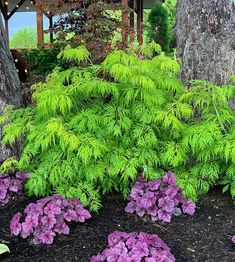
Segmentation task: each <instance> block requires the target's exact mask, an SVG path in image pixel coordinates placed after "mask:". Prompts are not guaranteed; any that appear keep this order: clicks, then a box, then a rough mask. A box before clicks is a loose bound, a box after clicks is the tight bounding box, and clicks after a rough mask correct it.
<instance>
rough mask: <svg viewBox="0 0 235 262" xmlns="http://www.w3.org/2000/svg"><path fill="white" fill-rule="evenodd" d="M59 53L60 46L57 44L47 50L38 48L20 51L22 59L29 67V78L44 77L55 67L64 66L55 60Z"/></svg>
mask: <svg viewBox="0 0 235 262" xmlns="http://www.w3.org/2000/svg"><path fill="white" fill-rule="evenodd" d="M60 51H61V45H59V44H54V45H53V46H51V47H49V48H45V47H40V48H35V49H28V50H24V51H22V55H23V58H24V60H25V61H27V63H28V65H29V71H30V74H31V76H35V75H36V76H41V75H46V74H48V73H50V72H51V71H52V70H53V69H54V68H55V67H56V66H63V65H65V64H64V63H62V62H61V61H58V59H57V56H58V54H59V53H60Z"/></svg>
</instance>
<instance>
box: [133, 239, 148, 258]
mask: <svg viewBox="0 0 235 262" xmlns="http://www.w3.org/2000/svg"><path fill="white" fill-rule="evenodd" d="M131 251H132V252H133V253H135V254H136V255H138V256H140V257H145V256H148V254H149V248H148V245H147V244H146V243H145V242H141V241H138V242H137V243H136V244H135V245H134V246H133V248H132V250H131Z"/></svg>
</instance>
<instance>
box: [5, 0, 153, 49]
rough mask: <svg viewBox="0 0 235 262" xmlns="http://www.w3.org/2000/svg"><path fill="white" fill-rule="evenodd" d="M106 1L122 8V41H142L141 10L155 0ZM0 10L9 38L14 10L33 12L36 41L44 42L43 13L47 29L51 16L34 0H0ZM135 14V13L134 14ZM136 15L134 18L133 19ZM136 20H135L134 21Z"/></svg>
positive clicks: (51, 23)
mask: <svg viewBox="0 0 235 262" xmlns="http://www.w3.org/2000/svg"><path fill="white" fill-rule="evenodd" d="M100 1H102V0H100ZM103 1H105V2H108V3H114V4H117V5H120V9H121V10H122V41H123V42H124V43H126V42H128V41H131V42H132V41H134V40H135V37H136V32H137V39H138V42H139V43H140V44H142V43H143V10H144V9H147V8H151V7H152V6H153V5H154V3H155V0H103ZM0 11H1V13H2V15H3V18H4V21H5V30H6V33H7V37H8V40H9V20H10V18H11V17H12V16H13V15H14V14H15V13H16V12H35V13H36V21H37V43H38V45H43V44H44V29H43V28H44V27H43V15H45V16H46V17H47V18H48V19H49V31H50V28H52V27H53V16H52V15H51V14H49V13H46V12H43V10H42V9H41V8H40V6H37V1H36V0H0ZM135 14H136V15H135ZM135 17H136V19H135ZM135 20H136V21H135ZM50 42H51V43H52V42H53V32H52V31H51V32H50Z"/></svg>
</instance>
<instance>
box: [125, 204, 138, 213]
mask: <svg viewBox="0 0 235 262" xmlns="http://www.w3.org/2000/svg"><path fill="white" fill-rule="evenodd" d="M136 207H137V205H136V202H134V201H132V202H129V203H128V204H127V206H126V208H125V212H127V213H131V214H133V213H134V212H135V211H136Z"/></svg>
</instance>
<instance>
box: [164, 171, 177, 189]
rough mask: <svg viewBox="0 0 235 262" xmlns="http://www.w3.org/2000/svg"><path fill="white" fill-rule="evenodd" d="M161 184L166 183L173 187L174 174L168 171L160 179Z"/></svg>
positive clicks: (174, 181) (174, 182)
mask: <svg viewBox="0 0 235 262" xmlns="http://www.w3.org/2000/svg"><path fill="white" fill-rule="evenodd" d="M162 181H163V183H166V184H168V185H170V186H175V184H176V179H175V176H174V173H173V172H171V171H169V172H167V173H166V174H165V176H164V177H163V178H162Z"/></svg>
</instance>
